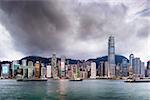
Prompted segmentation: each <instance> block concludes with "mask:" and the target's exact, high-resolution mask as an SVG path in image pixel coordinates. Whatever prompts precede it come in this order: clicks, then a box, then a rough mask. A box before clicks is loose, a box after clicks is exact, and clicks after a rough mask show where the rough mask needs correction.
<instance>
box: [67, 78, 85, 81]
mask: <svg viewBox="0 0 150 100" xmlns="http://www.w3.org/2000/svg"><path fill="white" fill-rule="evenodd" d="M69 81H83V79H81V78H76V79H70V80H69Z"/></svg>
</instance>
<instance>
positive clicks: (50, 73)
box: [47, 65, 52, 78]
mask: <svg viewBox="0 0 150 100" xmlns="http://www.w3.org/2000/svg"><path fill="white" fill-rule="evenodd" d="M51 77H52V67H51V66H50V65H47V78H51Z"/></svg>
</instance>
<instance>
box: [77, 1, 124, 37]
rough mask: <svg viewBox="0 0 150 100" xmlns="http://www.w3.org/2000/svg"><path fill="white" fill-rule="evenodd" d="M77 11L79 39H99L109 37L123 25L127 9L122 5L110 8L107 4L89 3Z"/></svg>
mask: <svg viewBox="0 0 150 100" xmlns="http://www.w3.org/2000/svg"><path fill="white" fill-rule="evenodd" d="M77 9H78V10H77V11H78V13H79V22H80V28H79V32H80V34H79V38H81V39H90V38H92V39H93V38H95V39H97V38H98V39H100V38H103V36H104V35H110V34H111V33H112V32H115V31H114V29H117V27H118V25H119V24H120V23H123V22H122V21H123V20H124V18H125V16H126V12H127V7H126V6H125V5H123V4H121V5H118V6H114V7H112V6H110V5H109V4H108V3H100V4H97V3H91V4H88V5H83V6H82V7H80V8H77ZM112 30H113V31H112Z"/></svg>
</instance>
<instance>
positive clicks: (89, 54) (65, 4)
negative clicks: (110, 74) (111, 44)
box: [0, 0, 150, 62]
mask: <svg viewBox="0 0 150 100" xmlns="http://www.w3.org/2000/svg"><path fill="white" fill-rule="evenodd" d="M149 5H150V1H149V0H141V1H140V0H118V1H116V0H105V1H104V0H44V1H43V0H37V1H36V0H33V1H28V0H22V1H18V0H13V1H10V0H7V1H6V0H0V34H1V36H0V40H1V42H0V60H15V59H20V58H22V57H24V56H28V55H37V56H44V57H50V56H51V54H52V53H53V52H56V53H57V55H58V56H61V55H65V56H66V57H69V58H75V59H88V58H96V57H100V56H104V55H107V54H108V53H107V52H108V50H107V49H108V37H109V36H110V35H113V36H114V37H115V49H116V50H115V52H116V54H120V55H124V56H126V57H128V56H129V55H130V54H131V53H133V54H134V55H136V56H137V57H140V58H141V59H142V60H143V61H144V62H146V61H148V60H150V53H149V52H148V51H150V41H149V40H150V6H149Z"/></svg>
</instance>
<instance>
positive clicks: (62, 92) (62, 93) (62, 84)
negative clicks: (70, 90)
mask: <svg viewBox="0 0 150 100" xmlns="http://www.w3.org/2000/svg"><path fill="white" fill-rule="evenodd" d="M66 81H67V80H60V81H59V88H58V93H59V100H66V96H67V90H66V89H67V82H66Z"/></svg>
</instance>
